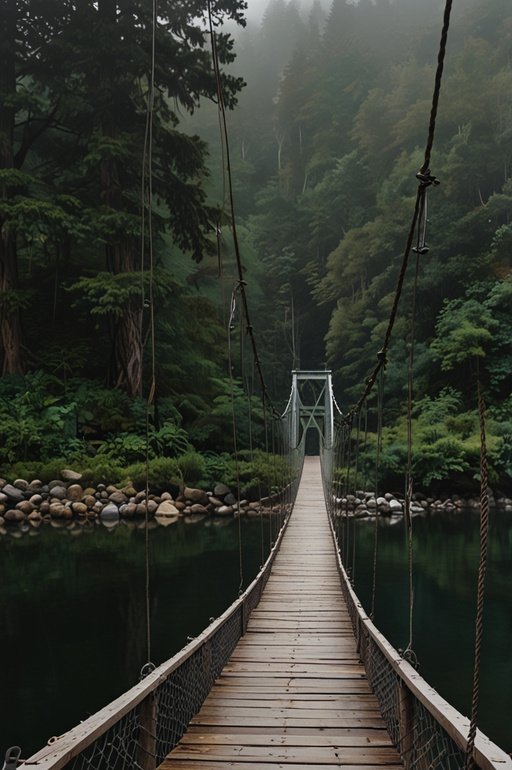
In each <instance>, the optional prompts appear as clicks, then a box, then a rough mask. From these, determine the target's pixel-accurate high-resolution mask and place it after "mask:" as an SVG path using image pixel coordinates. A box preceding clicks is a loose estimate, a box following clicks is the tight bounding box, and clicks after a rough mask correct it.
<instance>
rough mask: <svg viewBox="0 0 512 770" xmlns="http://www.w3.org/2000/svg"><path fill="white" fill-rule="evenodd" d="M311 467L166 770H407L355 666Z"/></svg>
mask: <svg viewBox="0 0 512 770" xmlns="http://www.w3.org/2000/svg"><path fill="white" fill-rule="evenodd" d="M313 465H314V463H313ZM313 465H312V466H311V467H310V466H308V465H306V468H305V475H304V476H303V485H302V486H301V489H300V491H299V496H298V499H297V503H296V505H295V508H294V513H293V517H292V519H291V520H290V523H289V525H288V528H287V531H286V534H285V536H284V538H283V540H282V543H281V549H280V552H279V553H278V555H277V557H276V559H275V562H274V565H273V569H272V572H271V575H270V577H269V580H268V582H267V585H266V587H265V591H264V594H263V596H262V598H261V600H260V603H259V605H258V607H257V609H255V610H254V611H253V613H252V615H251V618H250V619H249V623H248V626H247V632H246V634H245V636H244V637H243V638H242V639H241V640H240V641H239V643H238V645H237V646H236V648H235V650H234V652H233V654H232V655H231V658H230V660H229V661H228V663H227V665H226V666H225V667H224V669H223V671H222V673H221V675H220V677H219V678H218V679H217V681H216V683H215V684H214V686H213V688H212V690H211V692H210V694H209V695H208V697H207V698H206V700H205V702H204V703H203V706H202V707H201V709H200V711H199V713H198V714H196V715H195V716H194V717H193V719H192V720H191V723H190V725H189V728H188V731H187V733H186V734H185V735H184V736H183V738H182V740H181V741H180V743H179V744H178V746H177V747H176V748H175V749H174V750H173V751H172V752H171V754H170V755H169V756H168V757H167V759H166V760H165V762H164V763H163V765H161V768H164V770H179V769H180V768H182V769H183V770H214V769H215V770H221V768H225V767H226V768H233V770H276V768H285V769H286V770H305V769H306V768H307V770H317V769H318V770H320V768H322V769H323V770H325V768H327V767H340V766H343V768H344V769H345V770H362V769H363V768H368V769H369V768H373V769H374V770H378V768H379V767H385V768H387V769H388V770H399V768H402V765H401V763H400V758H399V756H398V754H397V752H396V750H395V749H394V748H393V746H392V744H391V741H390V738H389V736H388V734H387V732H386V730H385V727H384V722H383V720H382V717H381V715H380V712H379V708H378V705H377V701H376V698H375V696H374V695H373V694H372V692H371V689H370V686H369V683H368V681H367V679H366V674H365V671H364V668H363V666H362V664H361V662H360V660H359V654H358V652H357V649H356V643H355V639H354V635H353V629H352V623H351V620H350V617H349V614H348V611H347V608H346V606H345V604H344V600H343V597H342V593H341V590H340V579H339V574H338V569H337V566H336V551H335V548H334V546H333V542H332V538H331V534H330V531H329V527H328V526H326V524H327V521H326V512H325V507H324V506H323V505H322V504H321V503H319V501H320V500H321V486H320V485H321V482H320V478H319V474H318V472H317V469H315V468H314V467H313ZM308 475H309V478H308ZM312 520H313V521H314V523H313V522H312Z"/></svg>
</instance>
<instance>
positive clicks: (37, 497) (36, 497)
mask: <svg viewBox="0 0 512 770" xmlns="http://www.w3.org/2000/svg"><path fill="white" fill-rule="evenodd" d="M30 502H31V503H32V505H33V506H34V508H38V507H39V506H40V505H41V503H42V502H43V497H42V495H32V497H31V498H30Z"/></svg>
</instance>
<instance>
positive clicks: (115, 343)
mask: <svg viewBox="0 0 512 770" xmlns="http://www.w3.org/2000/svg"><path fill="white" fill-rule="evenodd" d="M98 12H99V14H100V16H101V18H102V22H103V23H104V24H105V25H108V26H109V27H112V34H113V35H115V34H116V33H115V25H116V23H117V17H116V14H117V0H99V2H98ZM100 78H101V80H102V84H101V85H102V88H103V89H108V90H111V91H114V88H115V87H116V86H115V83H114V82H113V81H114V78H113V73H112V72H111V71H108V70H107V68H102V72H101V75H100ZM101 130H102V132H103V134H104V135H105V136H111V137H114V136H115V135H116V133H117V128H116V116H115V115H112V114H110V113H106V114H104V115H103V117H102V124H101ZM100 179H101V188H102V198H103V200H104V202H105V204H106V205H107V206H109V207H110V208H112V209H114V210H115V211H124V210H125V205H124V201H123V196H122V183H121V180H120V174H119V166H118V163H117V161H116V160H115V159H113V158H108V159H104V160H103V161H102V162H101V165H100ZM136 253H137V244H136V242H135V240H134V238H132V237H123V238H122V239H120V238H119V236H118V235H117V234H115V235H114V236H113V238H112V240H111V241H110V242H109V243H107V244H106V247H105V255H106V261H107V268H108V270H109V272H111V273H112V274H113V275H118V274H120V273H133V272H135V270H136V256H135V255H136ZM141 322H142V305H141V303H139V304H137V302H136V301H133V300H131V301H130V303H129V304H128V305H127V306H126V307H125V308H123V312H122V314H121V315H115V316H113V317H112V318H110V329H111V335H112V356H111V372H110V376H109V381H110V382H111V383H112V385H113V386H114V387H115V388H119V389H120V390H124V391H125V392H126V393H128V395H129V396H131V397H134V396H140V395H141V392H142V348H143V345H142V327H141Z"/></svg>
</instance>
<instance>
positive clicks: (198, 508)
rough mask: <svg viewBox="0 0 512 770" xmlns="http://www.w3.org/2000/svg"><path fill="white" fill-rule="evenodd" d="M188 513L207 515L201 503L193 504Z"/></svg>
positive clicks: (206, 509) (206, 510)
mask: <svg viewBox="0 0 512 770" xmlns="http://www.w3.org/2000/svg"><path fill="white" fill-rule="evenodd" d="M190 513H191V514H207V513H208V508H205V507H204V505H201V503H194V504H193V505H191V506H190Z"/></svg>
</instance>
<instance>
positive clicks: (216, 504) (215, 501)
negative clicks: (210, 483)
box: [208, 497, 222, 508]
mask: <svg viewBox="0 0 512 770" xmlns="http://www.w3.org/2000/svg"><path fill="white" fill-rule="evenodd" d="M208 502H209V503H210V505H213V506H214V507H215V508H220V506H221V505H222V500H219V498H218V497H209V498H208Z"/></svg>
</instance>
